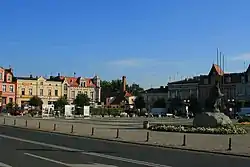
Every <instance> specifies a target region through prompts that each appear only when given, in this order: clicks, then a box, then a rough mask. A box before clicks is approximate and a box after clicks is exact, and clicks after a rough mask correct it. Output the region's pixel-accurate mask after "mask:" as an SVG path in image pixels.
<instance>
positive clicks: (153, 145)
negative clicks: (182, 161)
mask: <svg viewBox="0 0 250 167" xmlns="http://www.w3.org/2000/svg"><path fill="white" fill-rule="evenodd" d="M0 126H3V127H4V126H6V127H11V128H16V129H25V130H30V131H37V132H45V133H51V134H57V135H64V136H71V137H80V138H86V139H92V140H101V141H107V142H115V143H120V144H129V145H137V146H145V147H154V148H161V149H172V150H180V151H189V152H196V153H207V154H217V155H222V156H233V157H240V158H250V155H245V154H236V153H230V152H219V151H208V150H199V149H192V148H185V147H182V148H180V147H175V146H164V145H159V144H151V143H140V142H132V141H124V140H117V139H107V138H100V137H95V136H86V135H78V134H71V133H63V132H56V131H47V130H43V129H32V128H26V127H18V126H12V125H0Z"/></svg>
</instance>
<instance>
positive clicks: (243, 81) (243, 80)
mask: <svg viewBox="0 0 250 167" xmlns="http://www.w3.org/2000/svg"><path fill="white" fill-rule="evenodd" d="M241 83H243V84H244V83H245V77H244V76H242V77H241Z"/></svg>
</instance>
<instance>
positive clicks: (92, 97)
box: [90, 92, 94, 100]
mask: <svg viewBox="0 0 250 167" xmlns="http://www.w3.org/2000/svg"><path fill="white" fill-rule="evenodd" d="M90 97H91V100H93V99H94V92H91V93H90Z"/></svg>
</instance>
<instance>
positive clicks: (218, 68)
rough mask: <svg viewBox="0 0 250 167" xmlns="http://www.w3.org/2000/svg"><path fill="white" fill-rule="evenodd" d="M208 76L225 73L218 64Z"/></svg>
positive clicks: (214, 65)
mask: <svg viewBox="0 0 250 167" xmlns="http://www.w3.org/2000/svg"><path fill="white" fill-rule="evenodd" d="M208 75H220V76H222V75H224V71H223V70H222V69H221V67H220V66H219V65H217V64H213V65H212V67H211V70H210V72H209V74H208Z"/></svg>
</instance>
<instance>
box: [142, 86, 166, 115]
mask: <svg viewBox="0 0 250 167" xmlns="http://www.w3.org/2000/svg"><path fill="white" fill-rule="evenodd" d="M142 96H143V97H144V101H145V104H146V108H147V109H148V110H150V109H151V108H152V106H153V104H154V103H155V102H156V101H157V100H158V99H161V98H163V99H164V100H165V102H166V104H168V87H167V86H166V87H163V86H161V87H160V88H151V89H148V90H145V91H144V92H143V94H142Z"/></svg>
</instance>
